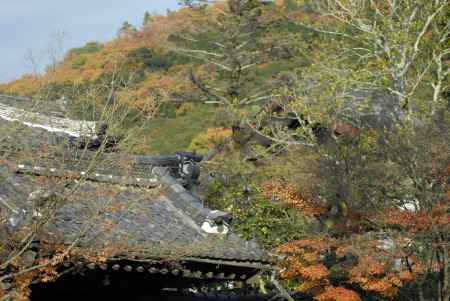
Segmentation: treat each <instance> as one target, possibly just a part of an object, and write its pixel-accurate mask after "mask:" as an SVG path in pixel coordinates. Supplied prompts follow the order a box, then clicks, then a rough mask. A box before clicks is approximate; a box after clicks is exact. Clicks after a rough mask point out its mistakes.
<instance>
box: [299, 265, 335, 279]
mask: <svg viewBox="0 0 450 301" xmlns="http://www.w3.org/2000/svg"><path fill="white" fill-rule="evenodd" d="M300 273H301V275H302V276H303V277H304V278H307V279H309V280H312V281H318V280H323V279H325V278H326V277H328V275H329V274H330V272H329V271H328V269H327V267H326V266H324V265H323V264H318V265H312V266H308V267H304V268H302V269H301V270H300Z"/></svg>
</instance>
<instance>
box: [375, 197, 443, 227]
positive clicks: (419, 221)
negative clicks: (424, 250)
mask: <svg viewBox="0 0 450 301" xmlns="http://www.w3.org/2000/svg"><path fill="white" fill-rule="evenodd" d="M383 219H384V222H385V223H386V224H387V225H388V226H399V227H402V228H403V229H404V230H406V231H408V232H410V233H412V234H416V233H423V232H429V231H431V230H432V228H434V229H436V226H438V227H443V226H448V225H449V224H450V205H449V204H445V203H441V204H437V205H435V206H434V207H433V209H432V210H431V211H426V210H423V209H422V210H418V211H408V210H399V209H389V210H386V211H385V212H384V215H383ZM437 230H439V229H437Z"/></svg>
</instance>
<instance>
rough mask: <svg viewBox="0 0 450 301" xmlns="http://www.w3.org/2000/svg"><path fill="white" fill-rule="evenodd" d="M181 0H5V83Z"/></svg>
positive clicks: (0, 23) (1, 59)
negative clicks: (147, 13)
mask: <svg viewBox="0 0 450 301" xmlns="http://www.w3.org/2000/svg"><path fill="white" fill-rule="evenodd" d="M177 2H178V0H127V1H124V0H0V38H1V44H0V83H2V82H7V81H9V80H12V79H15V78H18V77H20V75H22V74H24V73H32V72H33V71H36V70H37V71H42V70H43V69H44V66H45V65H46V64H48V63H49V62H50V58H51V57H52V56H53V57H61V56H62V55H63V54H64V52H65V51H67V50H68V49H70V48H73V47H80V46H83V45H84V44H85V43H86V42H90V41H100V42H104V41H108V40H111V39H113V38H114V37H115V36H116V34H117V30H118V29H119V28H120V26H121V25H122V23H123V22H124V21H129V22H130V23H132V24H133V25H135V26H136V27H138V26H141V24H142V19H143V16H144V13H145V11H149V12H157V13H165V12H166V10H167V9H172V10H174V9H176V8H177Z"/></svg>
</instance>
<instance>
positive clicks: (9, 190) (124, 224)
mask: <svg viewBox="0 0 450 301" xmlns="http://www.w3.org/2000/svg"><path fill="white" fill-rule="evenodd" d="M0 119H1V116H0ZM9 122H10V121H7V122H5V120H3V122H2V121H1V120H0V130H1V129H2V128H3V129H7V128H8V126H10V125H8V123H9ZM19 123H20V121H19ZM25 126H27V124H25ZM43 131H46V129H45V127H39V126H33V127H31V128H28V129H27V131H26V132H25V131H23V130H22V129H21V130H20V131H19V132H17V131H12V132H10V133H9V134H8V135H6V136H7V138H8V139H9V140H8V139H6V141H7V143H2V147H4V149H2V150H0V151H1V155H2V157H0V158H1V159H0V160H1V164H0V218H1V220H3V221H6V225H4V226H6V227H7V228H8V231H14V229H16V228H20V227H26V226H27V225H31V224H32V223H33V222H35V221H36V220H39V219H41V218H43V217H49V220H48V221H47V222H46V223H45V226H44V227H43V229H42V231H40V232H39V235H40V239H45V240H46V241H47V242H51V243H54V244H55V245H66V246H69V245H70V246H72V247H73V252H74V253H79V254H85V255H86V254H87V255H89V256H92V257H96V256H98V257H102V256H103V257H105V256H106V257H107V258H108V259H109V260H131V261H133V260H134V261H151V260H173V261H176V260H187V259H189V260H194V259H195V260H200V261H201V260H212V261H219V262H222V263H223V264H226V263H227V262H230V264H231V262H234V263H236V262H246V263H247V264H249V265H252V264H255V266H256V265H257V264H264V263H268V262H271V257H270V255H269V254H268V253H267V252H265V251H264V250H262V249H261V248H260V247H259V246H258V245H256V244H254V243H250V242H246V241H244V240H242V239H240V238H239V237H238V236H237V235H235V234H234V233H232V231H228V230H229V229H228V227H229V225H228V224H227V223H228V219H227V218H224V217H223V215H221V213H220V212H215V211H213V210H210V209H208V208H206V207H204V206H203V204H202V201H201V200H200V199H198V198H197V197H196V196H194V195H193V194H192V193H191V192H190V191H188V190H187V189H186V188H185V187H184V186H183V184H184V183H185V180H186V179H185V178H184V176H183V174H182V172H181V171H179V170H178V169H177V168H181V169H182V166H178V165H182V164H183V161H182V159H181V158H180V157H179V156H172V157H142V156H141V157H137V156H129V155H126V154H116V153H113V154H103V155H101V156H96V154H95V153H94V152H89V151H80V150H74V149H71V147H70V145H69V144H68V145H65V146H64V147H62V148H61V149H60V150H58V151H54V152H51V153H50V155H49V154H47V155H44V154H42V153H41V152H40V151H36V150H39V149H40V148H42V144H43V143H42V142H45V143H44V144H45V145H47V144H50V146H59V145H61V143H63V142H64V139H66V138H67V137H63V136H62V137H60V138H58V139H51V137H54V135H55V133H48V132H46V133H45V132H43ZM18 133H20V135H19V134H18ZM25 133H26V134H25ZM36 135H41V136H36ZM42 135H43V136H42ZM6 136H5V137H6ZM44 136H45V137H46V138H49V139H40V138H42V137H44ZM16 137H17V138H16ZM39 137H40V138H39ZM40 144H41V145H40ZM27 145H32V147H30V149H29V150H28V152H27V156H22V155H20V151H21V149H22V148H26V147H27ZM47 147H48V145H47ZM11 149H13V150H14V151H11ZM17 149H19V151H17ZM93 158H95V159H93ZM177 158H179V161H176V159H177ZM95 160H97V161H95ZM93 162H95V164H92V163H93ZM173 162H175V163H176V164H173ZM177 164H178V165H177ZM189 164H193V162H189ZM205 223H206V224H205ZM205 225H206V226H207V228H208V229H210V228H211V229H215V231H216V232H214V231H213V232H211V231H209V230H205V229H207V228H205Z"/></svg>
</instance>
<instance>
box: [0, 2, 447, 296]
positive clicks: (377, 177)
mask: <svg viewBox="0 0 450 301" xmlns="http://www.w3.org/2000/svg"><path fill="white" fill-rule="evenodd" d="M181 2H182V3H183V4H184V7H183V8H181V9H179V10H177V11H173V12H169V13H168V14H167V15H165V16H158V15H150V14H146V16H145V22H144V23H145V25H144V26H143V27H142V28H134V27H133V26H132V25H130V24H129V23H124V25H123V27H122V28H120V30H119V33H118V36H117V38H116V39H114V40H112V41H110V42H107V43H97V42H90V43H87V44H86V45H85V46H83V47H80V48H76V49H72V50H70V51H69V52H68V53H67V54H66V56H65V58H64V60H63V61H61V62H60V63H58V64H57V65H55V66H49V67H48V68H47V71H46V73H45V74H42V75H24V76H23V77H22V78H20V79H18V80H15V81H13V82H11V83H8V84H5V85H1V86H0V94H7V95H17V96H21V97H24V96H27V97H30V98H20V99H22V100H23V102H27V100H29V101H30V102H32V103H34V104H35V108H33V109H34V110H39V107H45V108H49V107H52V106H53V107H57V108H58V110H59V111H63V112H64V114H66V115H67V116H68V117H71V118H72V119H84V120H88V121H101V122H102V124H103V123H106V124H107V125H108V133H106V135H104V136H105V137H114V142H116V141H118V142H119V146H118V150H119V151H123V152H125V153H129V154H170V153H174V152H177V151H184V150H188V151H193V152H197V153H200V154H202V155H206V156H205V159H204V160H203V161H202V162H201V163H200V166H201V170H202V172H201V176H200V178H199V179H198V183H197V184H199V187H198V191H197V193H199V194H200V195H201V196H202V199H204V200H205V205H207V206H208V207H211V208H217V209H218V210H222V211H224V212H228V213H231V214H232V216H233V226H234V229H236V231H237V232H238V233H239V235H240V236H241V237H243V238H245V239H246V240H249V241H250V240H255V241H257V242H258V243H260V244H261V245H263V246H264V247H265V248H266V249H270V250H271V251H273V252H275V253H277V254H281V255H282V256H281V257H282V259H280V261H279V262H278V264H279V267H280V271H278V272H279V273H278V274H277V277H278V278H277V279H281V280H283V284H284V285H285V286H286V287H288V288H289V289H292V290H295V291H300V292H302V293H304V294H306V295H308V296H309V297H310V298H312V299H314V300H318V301H362V300H368V301H385V300H414V301H423V300H439V301H447V300H448V299H449V298H450V285H449V284H450V281H449V279H450V243H449V235H448V233H450V228H449V227H450V205H449V204H450V143H449V141H450V97H449V96H450V71H449V68H450V24H449V20H450V3H449V2H448V1H445V0H435V1H425V0H423V1H413V0H405V1H389V0H380V1H371V0H362V1H353V0H342V1H341V0H317V1H316V0H314V1H313V0H284V1H265V0H264V1H263V0H226V1H206V0H185V1H181ZM211 2H213V3H211ZM21 102H22V101H21ZM58 110H56V111H58ZM115 138H118V139H115ZM105 139H106V138H105ZM106 142H107V141H106ZM183 168H184V167H183ZM186 168H188V167H186ZM264 281H267V282H273V279H270V280H269V279H262V280H261V282H260V283H259V284H258V285H259V286H260V287H259V289H260V290H261V291H264Z"/></svg>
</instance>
